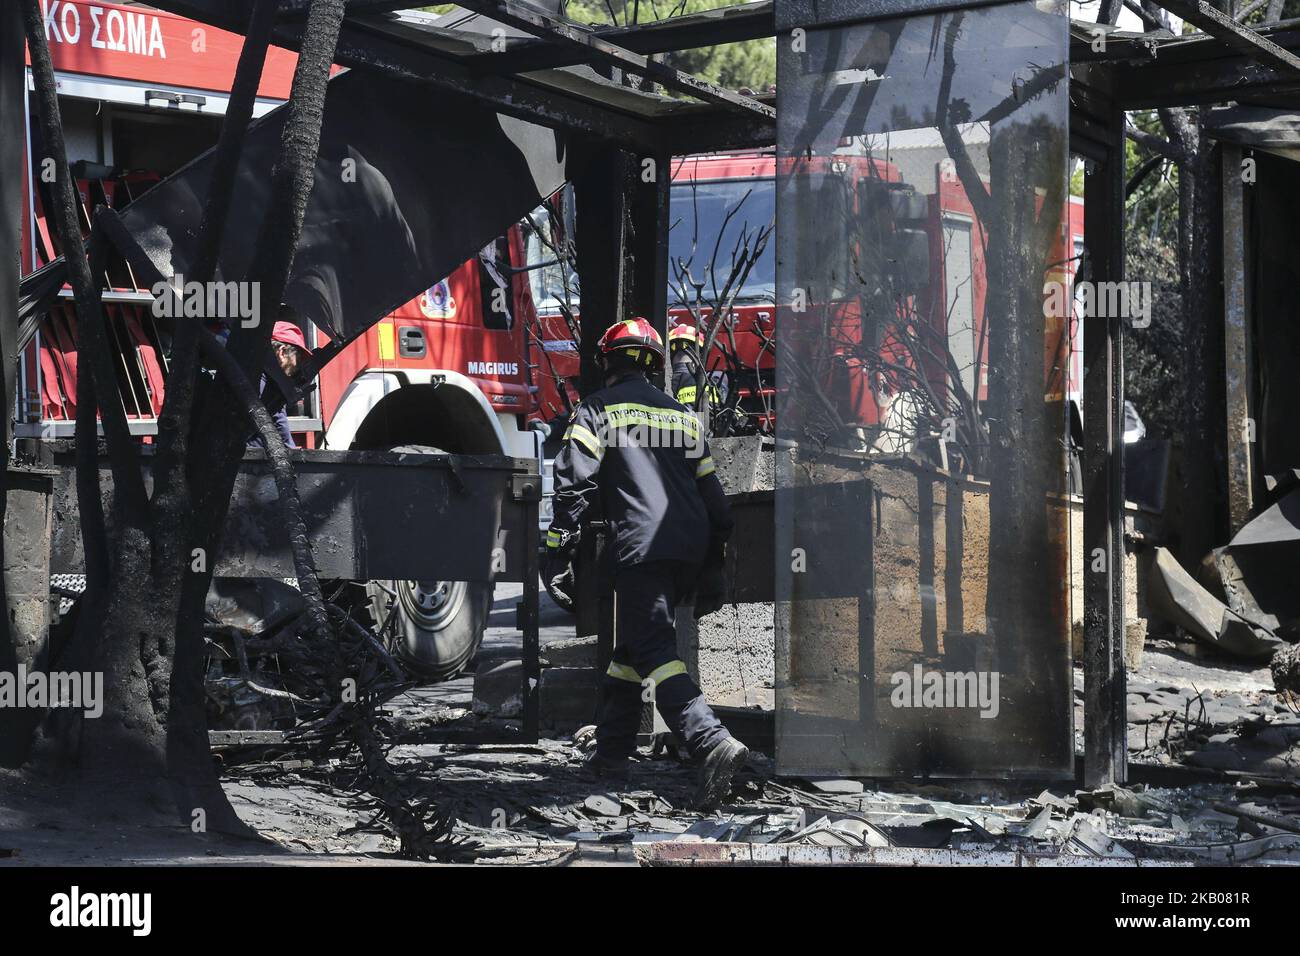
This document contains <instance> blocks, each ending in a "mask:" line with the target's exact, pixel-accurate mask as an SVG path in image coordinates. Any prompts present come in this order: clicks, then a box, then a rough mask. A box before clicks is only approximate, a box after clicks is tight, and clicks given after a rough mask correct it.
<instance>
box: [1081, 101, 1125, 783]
mask: <svg viewBox="0 0 1300 956" xmlns="http://www.w3.org/2000/svg"><path fill="white" fill-rule="evenodd" d="M1107 120H1108V122H1107V126H1108V132H1109V136H1108V139H1109V143H1108V145H1109V149H1108V156H1107V158H1106V160H1105V161H1104V162H1100V163H1098V164H1097V166H1096V167H1095V168H1094V170H1093V171H1092V173H1091V174H1090V175H1089V176H1087V178H1086V180H1085V186H1084V209H1085V221H1084V238H1085V243H1086V245H1087V248H1088V253H1089V262H1090V264H1091V273H1090V275H1089V276H1088V277H1087V278H1088V279H1090V280H1091V281H1093V282H1103V281H1120V280H1121V279H1122V278H1123V275H1124V172H1125V170H1124V155H1125V153H1124V132H1123V131H1124V115H1123V113H1121V112H1120V111H1119V110H1117V109H1114V108H1113V107H1111V108H1110V109H1108V110H1107ZM1083 350H1084V383H1083V431H1084V447H1083V476H1084V477H1083V484H1084V502H1083V567H1084V575H1083V581H1084V584H1083V628H1084V652H1083V668H1084V728H1083V734H1084V784H1085V786H1088V787H1097V786H1102V785H1104V784H1107V783H1123V782H1124V781H1125V780H1126V779H1127V773H1128V766H1127V759H1128V749H1127V728H1128V719H1127V713H1126V695H1125V675H1124V484H1123V483H1124V473H1123V468H1124V446H1123V417H1124V366H1123V327H1122V324H1121V320H1120V319H1119V318H1118V317H1111V318H1103V317H1096V316H1087V317H1085V319H1084V326H1083Z"/></svg>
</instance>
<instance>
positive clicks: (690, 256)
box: [668, 179, 776, 303]
mask: <svg viewBox="0 0 1300 956" xmlns="http://www.w3.org/2000/svg"><path fill="white" fill-rule="evenodd" d="M728 214H730V216H731V218H730V219H728V218H727V216H728ZM775 215H776V182H775V180H772V179H728V180H714V181H711V182H705V181H700V180H687V181H686V182H677V183H674V184H673V192H672V211H671V214H670V217H669V222H670V223H671V224H672V225H671V230H670V231H669V233H668V281H669V283H670V286H671V288H672V289H674V290H675V289H676V288H677V286H678V283H679V281H680V280H681V279H683V278H685V280H686V284H687V285H688V286H690V285H692V284H694V283H700V282H703V283H704V284H705V291H706V293H708V292H711V291H712V289H713V286H714V284H715V283H716V285H717V287H718V289H719V290H721V289H722V287H723V284H724V283H725V282H726V281H727V277H728V276H729V275H730V274H731V269H732V266H733V264H734V262H735V261H736V260H738V259H739V258H740V257H741V253H742V251H743V250H744V248H745V246H746V243H747V242H748V243H751V244H752V242H753V239H754V234H755V233H757V232H758V231H759V230H760V229H763V228H764V227H766V226H768V225H770V224H771V223H772V220H773V218H774V217H775ZM773 246H774V244H773V243H770V242H769V243H768V244H767V247H766V248H765V249H764V250H763V253H762V255H760V256H759V258H758V261H757V262H756V263H754V267H753V269H751V270H750V273H749V276H748V278H747V279H746V280H745V283H744V285H743V286H742V287H741V290H740V294H739V296H738V299H739V300H740V301H745V300H750V301H753V300H763V301H767V302H772V301H775V297H776V251H775V249H774V248H773ZM668 298H669V302H670V303H673V302H675V300H676V298H677V296H676V294H675V293H674V292H673V291H670V292H669V295H668Z"/></svg>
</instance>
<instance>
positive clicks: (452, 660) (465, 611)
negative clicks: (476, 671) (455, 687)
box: [366, 581, 492, 680]
mask: <svg viewBox="0 0 1300 956" xmlns="http://www.w3.org/2000/svg"><path fill="white" fill-rule="evenodd" d="M366 592H367V594H368V595H369V596H370V607H371V613H372V614H373V615H374V619H375V625H376V627H377V629H378V630H379V631H380V633H384V632H385V631H388V630H389V629H390V628H391V629H392V634H393V648H394V650H395V651H396V653H397V656H398V657H399V658H401V660H402V663H403V664H405V665H406V666H407V667H408V668H410V669H411V671H413V672H414V673H415V674H417V675H418V676H420V677H422V678H425V679H428V680H450V679H451V678H453V677H455V676H456V675H457V674H459V673H460V672H461V671H463V670H464V669H465V667H466V665H467V664H469V662H470V659H471V658H472V657H473V656H474V652H475V651H477V650H478V646H479V643H480V642H481V641H482V640H483V628H484V626H485V624H486V622H487V617H488V609H489V607H490V606H491V603H492V585H491V583H489V582H486V581H369V582H367V584H366ZM390 614H396V615H397V620H396V621H395V622H393V623H392V624H391V625H388V616H389V615H390ZM385 625H388V626H387V627H386V626H385Z"/></svg>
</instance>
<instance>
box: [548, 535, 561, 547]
mask: <svg viewBox="0 0 1300 956" xmlns="http://www.w3.org/2000/svg"><path fill="white" fill-rule="evenodd" d="M546 546H547V547H548V548H558V547H559V546H560V532H558V531H547V532H546Z"/></svg>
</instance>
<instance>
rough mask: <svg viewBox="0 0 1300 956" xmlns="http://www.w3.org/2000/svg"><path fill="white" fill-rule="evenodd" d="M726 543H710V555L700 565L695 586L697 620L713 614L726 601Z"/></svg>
mask: <svg viewBox="0 0 1300 956" xmlns="http://www.w3.org/2000/svg"><path fill="white" fill-rule="evenodd" d="M725 559H726V544H725V543H724V542H721V541H718V542H715V543H713V544H710V545H709V554H708V557H706V558H705V559H704V564H703V565H701V567H700V577H699V584H697V585H696V588H695V620H697V621H698V620H699V619H700V618H702V617H704V616H705V615H706V614H712V613H713V612H714V611H716V610H718V609H719V608H721V607H722V605H723V604H724V603H725V597H726V591H727V583H726V579H725V576H724V575H723V570H722V569H723V564H724V562H725Z"/></svg>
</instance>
